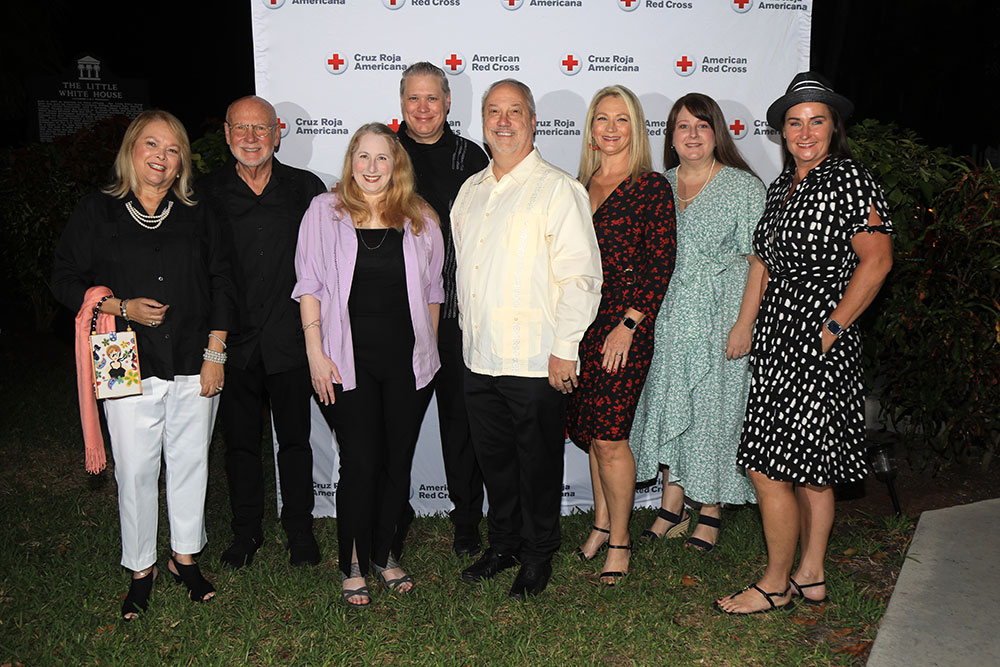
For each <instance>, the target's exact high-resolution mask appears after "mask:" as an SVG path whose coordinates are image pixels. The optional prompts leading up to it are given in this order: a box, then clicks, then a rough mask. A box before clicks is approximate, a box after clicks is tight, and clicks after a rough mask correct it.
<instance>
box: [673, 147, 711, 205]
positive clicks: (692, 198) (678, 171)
mask: <svg viewBox="0 0 1000 667" xmlns="http://www.w3.org/2000/svg"><path fill="white" fill-rule="evenodd" d="M714 169H715V158H714V157H713V158H712V166H711V167H709V168H708V178H706V179H705V182H704V183H702V185H701V189H700V190H698V192H696V193H694V195H692V196H691V197H689V198H688V199H685V198H684V197H681V195H680V189H681V188H680V183H678V184H677V190H678V194H677V198H678V199H680V200H681V201H692V200H694V198H695V197H697V196H698V195H700V194H701V191H702V190H704V189H705V186H706V185H708V182H709V181H710V180H712V171H713V170H714ZM680 171H681V170H680V168H679V167H678V169H677V180H678V181H680Z"/></svg>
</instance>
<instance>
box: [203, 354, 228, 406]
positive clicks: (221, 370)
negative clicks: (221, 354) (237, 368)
mask: <svg viewBox="0 0 1000 667" xmlns="http://www.w3.org/2000/svg"><path fill="white" fill-rule="evenodd" d="M225 381H226V367H225V366H223V365H222V364H218V363H216V362H214V361H203V362H201V395H202V396H206V397H208V398H211V397H212V396H217V395H218V394H220V393H221V392H222V387H223V386H225Z"/></svg>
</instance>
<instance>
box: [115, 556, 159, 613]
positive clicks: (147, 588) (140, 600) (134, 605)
mask: <svg viewBox="0 0 1000 667" xmlns="http://www.w3.org/2000/svg"><path fill="white" fill-rule="evenodd" d="M154 579H156V566H155V565H154V566H153V567H152V568H150V570H149V574H147V575H146V576H145V577H139V578H138V579H136V578H135V577H132V582H131V583H130V584H129V585H128V595H126V596H125V602H123V603H122V620H123V621H125V622H126V623H128V622H129V621H132V620H134V619H135V618H138V616H139V614H140V613H142V612H144V611H146V609H148V608H149V595H150V593H152V592H153V580H154ZM129 614H135V616H132V617H131V618H130V617H129Z"/></svg>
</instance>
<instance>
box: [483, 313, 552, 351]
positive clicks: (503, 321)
mask: <svg viewBox="0 0 1000 667" xmlns="http://www.w3.org/2000/svg"><path fill="white" fill-rule="evenodd" d="M542 321H543V314H542V310H541V309H540V308H494V309H493V316H492V319H491V322H490V326H491V331H490V338H491V342H492V345H493V354H495V355H497V356H498V357H500V358H501V359H518V360H527V359H530V358H532V357H535V356H537V355H538V354H539V353H540V352H541V351H542Z"/></svg>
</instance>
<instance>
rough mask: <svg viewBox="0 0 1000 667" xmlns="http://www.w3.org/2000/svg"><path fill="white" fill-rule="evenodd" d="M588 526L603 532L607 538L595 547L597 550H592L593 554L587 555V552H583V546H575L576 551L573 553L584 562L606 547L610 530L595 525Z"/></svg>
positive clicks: (593, 557) (595, 556)
mask: <svg viewBox="0 0 1000 667" xmlns="http://www.w3.org/2000/svg"><path fill="white" fill-rule="evenodd" d="M590 528H591V530H596V531H597V532H598V533H604V534H605V535H607V536H608V539H607V540H605V541H604V542H602V543H601V546H599V547H597V551H595V552H594V555H593V556H587V554H585V553H583V547H577V548H576V551H575V552H574V553H575V554H576V557H577V558H579V559H580V560H582V561H583V562H584V563H586V562H588V561H592V560H594V559H595V558H597V554H599V553H601V551H602V550H603V549H606V548H607V546H608V540H610V539H611V531H610V530H608V529H606V528H598V527H597V526H591V527H590Z"/></svg>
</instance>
